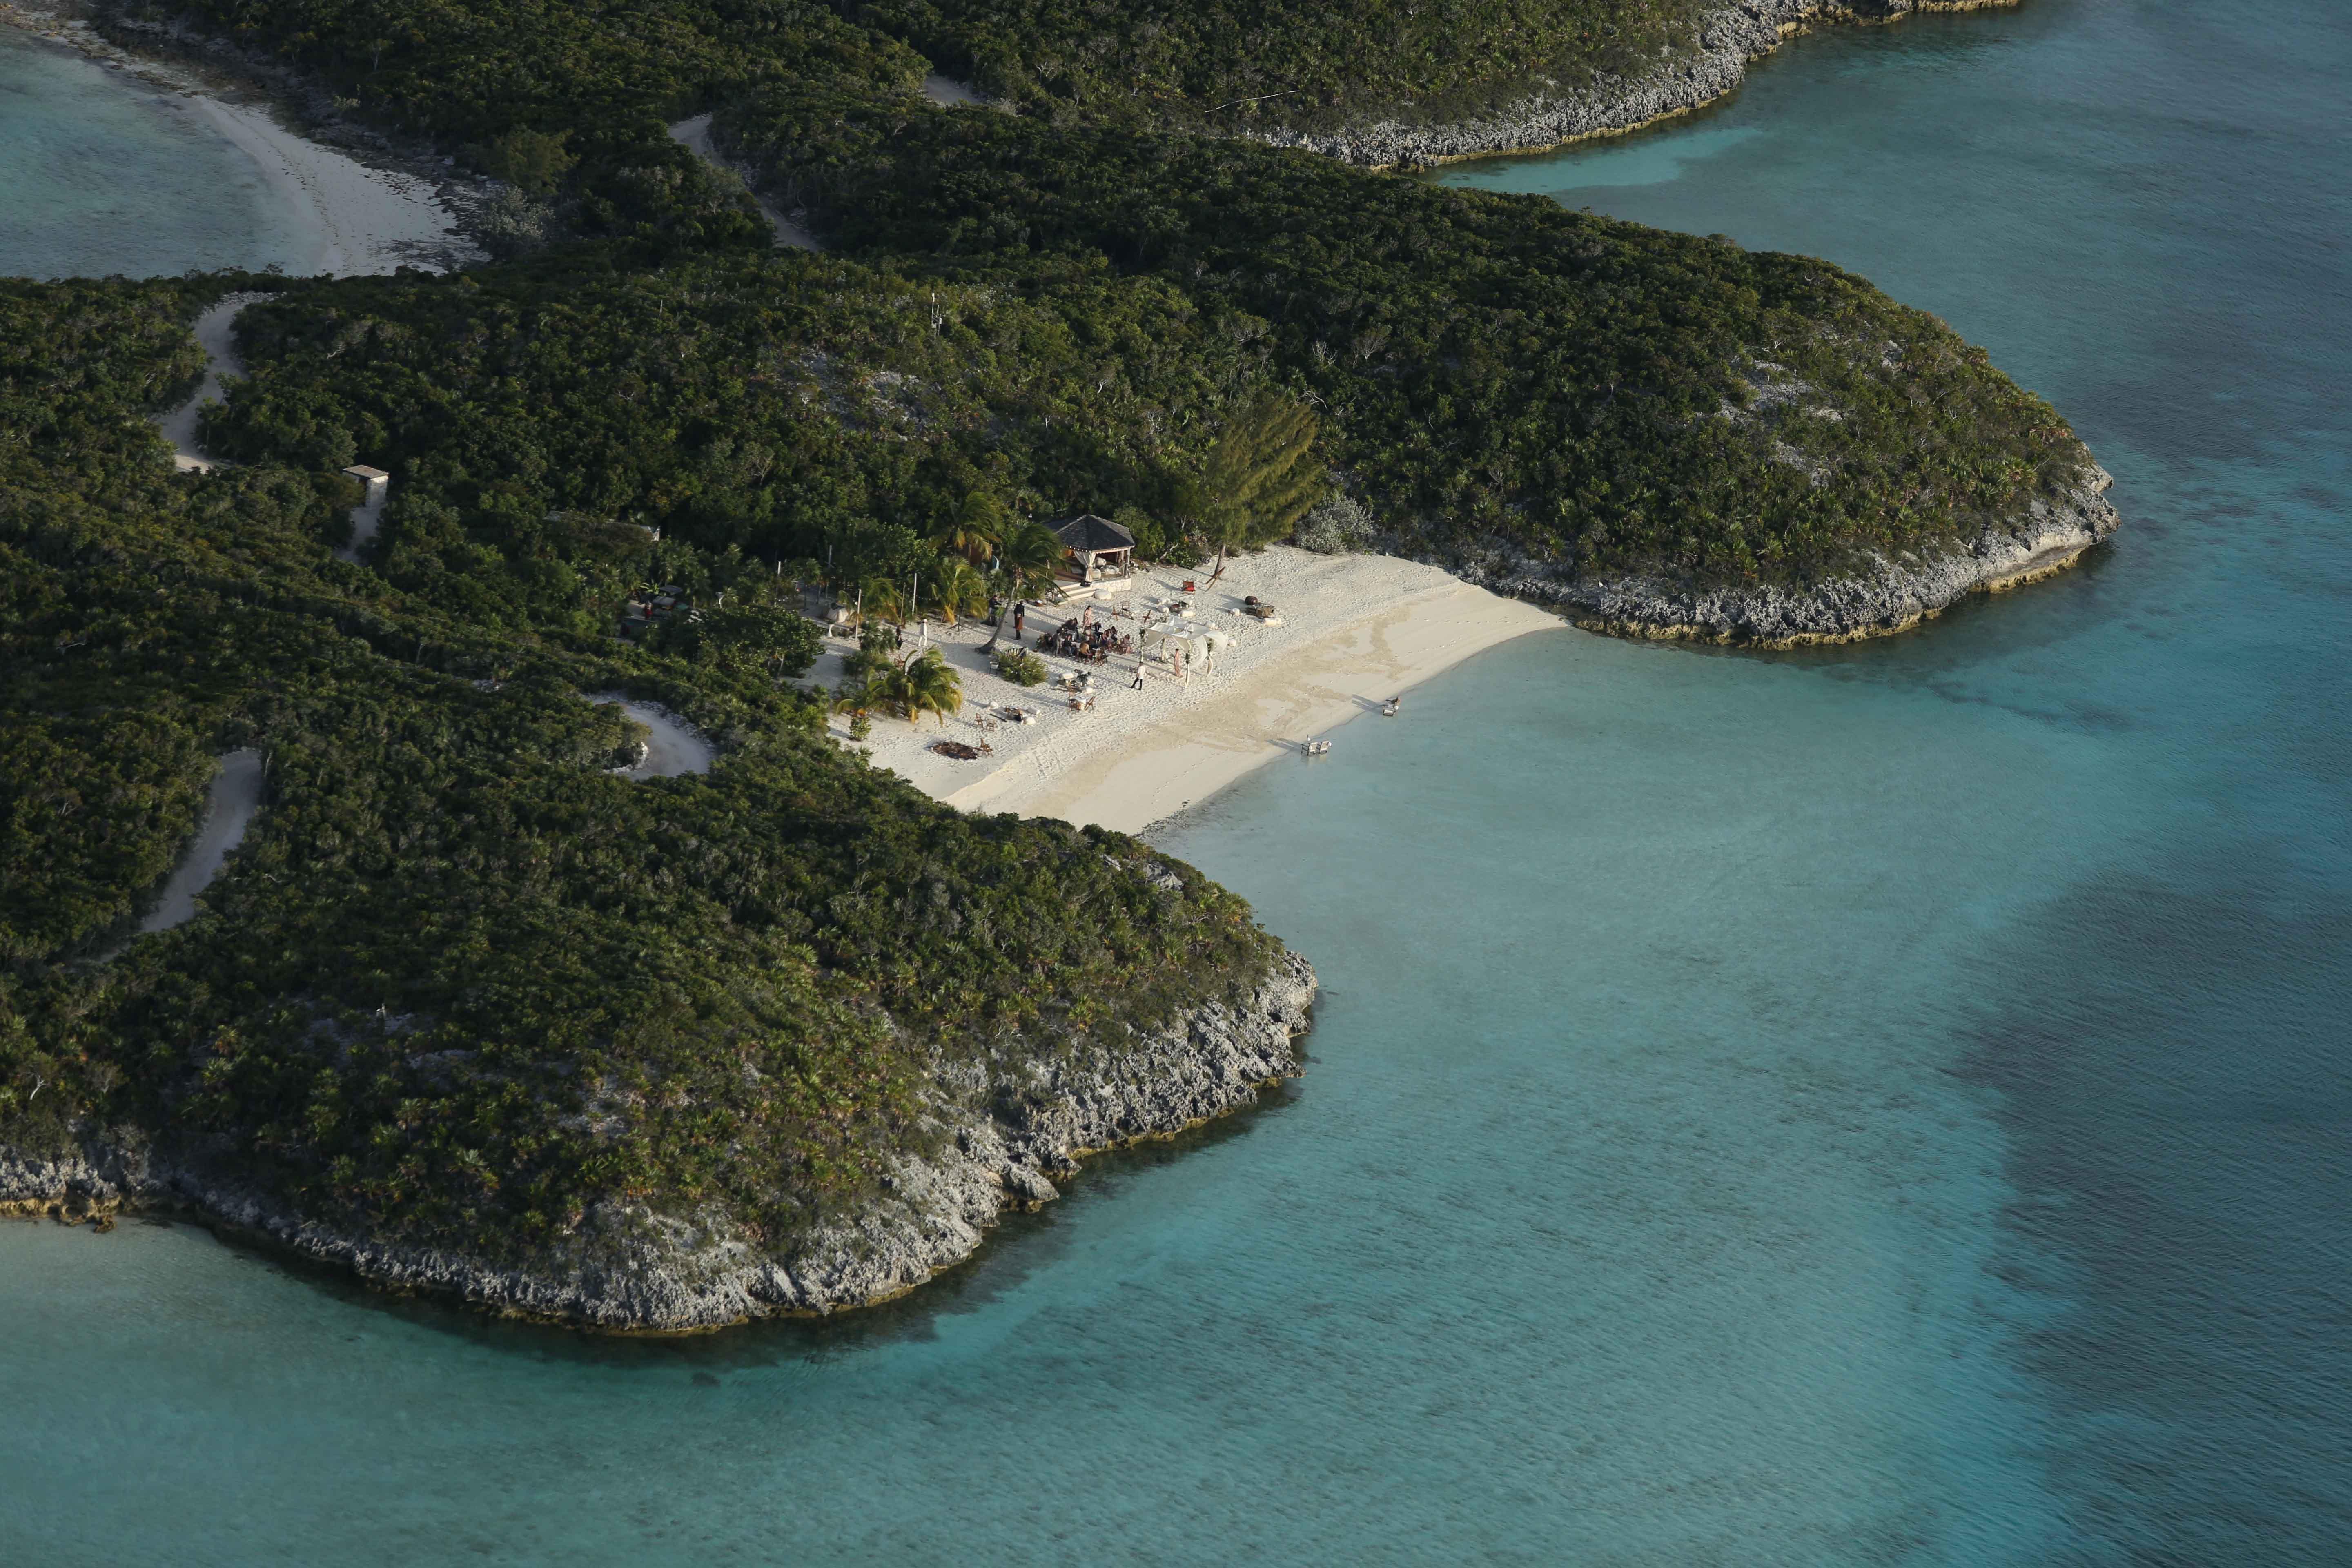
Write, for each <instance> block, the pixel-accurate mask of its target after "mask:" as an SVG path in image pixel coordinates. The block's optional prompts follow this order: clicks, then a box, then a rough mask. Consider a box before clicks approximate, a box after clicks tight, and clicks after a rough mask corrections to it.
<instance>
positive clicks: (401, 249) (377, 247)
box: [194, 93, 478, 278]
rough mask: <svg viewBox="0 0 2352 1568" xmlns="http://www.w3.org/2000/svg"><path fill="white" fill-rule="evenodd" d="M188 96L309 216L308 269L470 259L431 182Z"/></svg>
mask: <svg viewBox="0 0 2352 1568" xmlns="http://www.w3.org/2000/svg"><path fill="white" fill-rule="evenodd" d="M194 103H195V106H196V108H197V110H198V111H199V112H200V113H201V114H202V115H203V116H204V118H205V121H206V122H207V123H209V124H210V125H211V126H212V127H213V128H214V129H215V130H216V131H218V132H220V133H221V134H222V135H223V136H225V137H226V138H227V139H228V140H229V141H230V142H233V143H235V144H236V147H237V148H238V149H239V150H240V151H242V152H243V153H245V154H246V155H247V157H249V158H251V159H252V160H253V162H254V164H255V166H256V167H257V168H258V169H260V171H261V174H262V177H263V178H264V179H266V180H268V182H269V183H270V184H272V185H274V186H276V187H277V188H278V190H279V192H280V193H281V194H283V195H285V196H286V197H287V198H288V199H289V200H290V201H291V202H292V203H293V204H294V205H295V206H296V207H297V208H298V209H299V210H300V211H301V212H302V213H303V214H304V216H306V218H307V219H308V220H309V222H310V226H311V227H312V229H313V231H314V232H315V235H316V244H317V250H316V254H315V257H314V258H313V261H312V265H311V267H310V270H311V271H313V272H323V273H326V274H328V275H330V276H331V277H336V278H350V277H356V276H360V275H363V274H373V273H384V272H390V271H392V270H393V269H394V268H400V267H419V268H425V270H427V271H436V272H437V271H439V270H441V269H442V268H444V267H445V266H448V265H450V264H452V263H453V262H457V263H462V262H463V261H465V260H469V259H478V253H476V252H474V251H473V248H472V247H470V246H467V245H465V244H464V242H462V241H461V240H459V239H458V237H457V219H456V217H455V216H452V215H451V213H450V212H449V210H448V208H447V207H446V206H445V205H443V204H442V201H441V197H440V193H439V192H438V191H437V190H436V188H435V186H434V184H433V182H431V181H429V180H425V179H420V178H418V177H417V176H415V175H414V174H394V173H392V172H390V171H388V170H383V169H372V168H370V167H368V166H367V165H366V164H364V163H360V162H358V161H357V160H356V159H353V158H351V157H348V156H346V155H344V154H343V153H338V152H336V151H334V150H333V149H332V148H330V147H322V146H320V144H319V143H318V142H310V141H306V140H304V139H303V138H302V137H299V136H297V135H296V134H294V132H290V131H289V130H287V129H286V128H285V127H284V126H282V125H279V124H278V122H277V121H274V120H272V119H271V118H270V117H269V115H268V111H267V110H263V109H261V108H259V107H257V106H256V105H252V104H235V103H225V102H223V101H222V100H219V99H217V98H212V97H208V96H205V95H204V94H202V93H198V94H196V95H194Z"/></svg>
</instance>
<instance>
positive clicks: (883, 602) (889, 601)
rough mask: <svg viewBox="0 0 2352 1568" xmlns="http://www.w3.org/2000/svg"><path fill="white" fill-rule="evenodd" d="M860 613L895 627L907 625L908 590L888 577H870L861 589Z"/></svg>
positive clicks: (859, 591)
mask: <svg viewBox="0 0 2352 1568" xmlns="http://www.w3.org/2000/svg"><path fill="white" fill-rule="evenodd" d="M858 593H859V600H858V608H859V612H860V613H861V614H863V615H866V616H872V617H873V618H874V619H876V620H877V621H888V622H890V623H891V624H892V625H894V626H904V625H906V623H907V590H906V589H905V588H904V587H903V586H901V585H900V584H898V583H896V582H894V581H892V580H891V579H890V578H887V577H868V578H867V579H866V582H865V583H864V584H863V585H862V586H861V587H860V588H859V590H858Z"/></svg>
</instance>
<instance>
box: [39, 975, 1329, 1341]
mask: <svg viewBox="0 0 2352 1568" xmlns="http://www.w3.org/2000/svg"><path fill="white" fill-rule="evenodd" d="M1314 998H1315V973H1314V971H1313V970H1312V969H1311V968H1310V967H1308V965H1307V961H1306V960H1305V959H1303V958H1300V957H1299V956H1297V954H1296V953H1289V954H1286V955H1285V956H1284V958H1283V960H1282V961H1281V962H1280V963H1277V964H1276V967H1275V969H1274V970H1273V972H1272V973H1269V974H1268V975H1267V976H1266V977H1265V979H1264V980H1263V981H1262V982H1260V984H1258V986H1257V988H1256V989H1255V991H1254V992H1252V993H1251V994H1248V995H1247V996H1246V997H1244V998H1243V999H1242V1000H1241V1001H1240V1002H1238V1003H1237V1004H1234V1005H1227V1004H1224V1003H1210V1004H1207V1005H1202V1006H1199V1007H1195V1008H1192V1009H1190V1010H1188V1011H1186V1012H1183V1013H1181V1014H1179V1015H1178V1016H1176V1017H1175V1018H1173V1019H1171V1021H1170V1022H1169V1023H1167V1024H1165V1025H1163V1026H1160V1028H1159V1029H1157V1030H1154V1031H1151V1032H1149V1033H1145V1034H1139V1035H1138V1036H1136V1037H1133V1038H1131V1039H1130V1040H1129V1041H1128V1042H1127V1043H1126V1044H1125V1045H1123V1046H1121V1047H1116V1048H1112V1047H1097V1048H1093V1049H1087V1050H1081V1051H1077V1052H1075V1053H1073V1054H1071V1055H1070V1056H1069V1057H1068V1058H1066V1059H1060V1060H1055V1061H1052V1062H1040V1061H1035V1060H1030V1061H1026V1062H1024V1063H1023V1064H1021V1065H1019V1066H1017V1067H1013V1068H1007V1069H1006V1070H1004V1071H1003V1072H1000V1073H990V1072H989V1071H987V1070H985V1069H977V1068H976V1069H972V1070H971V1072H970V1073H969V1074H968V1075H967V1076H965V1077H963V1078H962V1079H961V1080H959V1079H958V1078H957V1077H956V1076H955V1075H952V1074H943V1075H942V1076H941V1077H940V1079H939V1080H938V1082H937V1084H936V1085H935V1089H934V1092H933V1096H932V1101H931V1113H932V1115H933V1117H934V1119H935V1121H934V1125H933V1126H932V1127H931V1129H930V1130H929V1131H931V1132H933V1133H934V1134H935V1135H936V1136H935V1138H934V1139H933V1142H934V1143H935V1144H936V1146H937V1147H938V1149H939V1151H940V1152H937V1153H935V1154H932V1155H930V1156H928V1157H924V1158H915V1157H908V1158H905V1159H902V1160H901V1161H900V1163H899V1164H898V1168H897V1169H896V1170H894V1171H893V1172H892V1173H890V1174H889V1175H888V1177H887V1179H886V1181H885V1182H884V1184H883V1186H884V1191H883V1195H882V1197H881V1198H880V1199H879V1200H878V1201H877V1202H875V1203H873V1204H871V1205H867V1206H866V1210H865V1211H864V1212H863V1213H861V1214H859V1215H857V1216H856V1218H855V1219H853V1220H850V1221H847V1222H845V1223H841V1224H837V1225H835V1226H830V1227H828V1228H825V1229H824V1230H820V1231H818V1232H816V1233H814V1234H813V1235H810V1236H806V1237H801V1238H799V1239H798V1242H797V1244H796V1245H794V1246H793V1247H791V1248H790V1249H789V1250H788V1251H776V1252H772V1251H768V1250H763V1249H762V1248H761V1247H755V1246H754V1245H752V1244H751V1242H750V1241H748V1240H746V1239H745V1238H744V1236H743V1232H742V1229H741V1227H740V1226H739V1225H737V1224H736V1222H735V1221H734V1219H733V1218H732V1216H730V1215H724V1214H717V1213H700V1214H690V1215H673V1214H663V1213H658V1212H656V1211H655V1210H653V1209H651V1208H648V1207H646V1206H645V1205H632V1204H625V1203H620V1202H614V1201H608V1202H605V1203H604V1204H601V1205H598V1206H597V1207H596V1209H595V1210H593V1212H592V1213H591V1214H590V1215H588V1216H587V1218H586V1220H585V1221H584V1222H583V1224H582V1226H580V1228H579V1231H578V1233H577V1234H576V1236H575V1237H572V1238H570V1239H568V1240H567V1241H566V1242H565V1243H564V1244H562V1246H560V1247H551V1248H549V1249H546V1250H545V1251H543V1252H541V1253H540V1254H538V1255H536V1256H533V1257H530V1258H527V1259H525V1260H523V1261H520V1262H491V1261H488V1260H485V1259H482V1258H474V1257H469V1256H467V1255H466V1254H464V1253H462V1252H457V1251H445V1250H439V1249H435V1248H430V1247H413V1246H407V1245H402V1244H396V1243H390V1242H383V1241H379V1240H375V1239H373V1238H370V1237H365V1236H348V1235H344V1234H341V1233H340V1232H338V1231H337V1230H335V1229H333V1228H332V1227H331V1226H323V1225H320V1224H318V1223H316V1222H311V1221H306V1220H302V1219H300V1218H299V1217H297V1216H295V1215H291V1214H289V1213H288V1212H287V1211H286V1210H285V1209H284V1208H283V1207H282V1206H281V1205H278V1204H277V1203H276V1202H275V1201H274V1200H273V1199H271V1198H270V1197H269V1196H268V1194H261V1193H257V1192H252V1191H248V1190H245V1189H242V1188H240V1187H237V1186H236V1185H235V1184H228V1183H225V1182H222V1181H219V1180H216V1179H212V1178H208V1177H207V1176H206V1175H205V1174H204V1173H201V1172H199V1171H196V1170H194V1169H191V1168H187V1167H184V1166H181V1165H178V1164H175V1163H173V1162H172V1161H171V1160H170V1159H168V1158H167V1157H164V1156H163V1155H161V1154H159V1153H157V1152H154V1151H153V1150H152V1148H150V1147H149V1145H148V1144H147V1142H145V1140H144V1139H142V1138H141V1137H140V1136H138V1135H137V1134H136V1133H133V1132H130V1131H121V1132H117V1133H115V1134H112V1135H110V1136H108V1137H105V1138H93V1139H92V1140H90V1141H89V1143H88V1145H87V1146H86V1147H85V1148H84V1149H82V1150H80V1151H79V1152H75V1153H73V1154H70V1155H67V1156H64V1157H60V1158H56V1159H31V1158H26V1157H22V1156H20V1155H18V1154H16V1153H15V1152H11V1151H9V1150H7V1149H5V1148H0V1213H16V1214H32V1215H38V1214H47V1215H54V1216H55V1217H57V1218H58V1219H63V1220H82V1219H94V1220H100V1221H103V1220H104V1219H105V1218H106V1217H107V1216H110V1215H112V1214H114V1213H115V1212H117V1211H119V1210H121V1209H123V1208H125V1207H132V1208H137V1207H155V1208H163V1209H179V1210H191V1211H194V1213H195V1214H196V1215H198V1216H199V1217H201V1218H203V1219H205V1221H207V1222H209V1223H212V1224H215V1225H216V1226H220V1227H221V1228H223V1229H224V1230H226V1231H228V1232H230V1233H232V1234H243V1235H245V1236H248V1237H255V1238H257V1239H260V1240H264V1241H266V1242H268V1243H270V1244H273V1245H276V1246H280V1247H288V1248H289V1249H291V1250H293V1251H295V1252H298V1253H300V1254H302V1255H304V1256H306V1257H309V1258H315V1259H318V1260H320V1261H322V1262H327V1263H332V1264H337V1265H340V1266H342V1267H345V1268H350V1269H352V1271H353V1272H355V1273H357V1274H358V1275H359V1276H360V1277H361V1278H362V1279H366V1280H367V1281H368V1282H369V1283H371V1284H373V1285H375V1286H378V1287H380V1288H383V1289H394V1290H404V1291H418V1292H425V1293H430V1294H434V1295H440V1296H446V1297H453V1298H457V1299H460V1300H465V1301H467V1302H469V1303H471V1304H474V1305H476V1306H478V1307H482V1308H485V1309H487V1310H491V1311H494V1312H498V1313H500V1314H503V1315H509V1316H518V1317H527V1318H537V1319H543V1320H549V1321H560V1322H566V1323H572V1324H577V1325H580V1326H583V1327H588V1328H595V1329H601V1330H606V1331H635V1332H648V1331H650V1332H685V1331H695V1330H702V1329H714V1328H720V1327H724V1326H726V1325H728V1324H731V1323H740V1322H743V1321H749V1320H751V1319H755V1318H764V1317H775V1316H785V1315H793V1316H808V1315H818V1314H824V1313H830V1312H834V1311H837V1310H842V1309H845V1308H851V1307H859V1306H866V1305H869V1304H871V1303H874V1302H877V1301H884V1300H889V1299H890V1298H892V1297H895V1296H899V1295H903V1294H905V1293H906V1292H907V1291H908V1290H911V1289H915V1288H916V1287H917V1286H919V1285H920V1284H922V1283H923V1282H924V1281H926V1280H928V1279H930V1278H931V1277H932V1276H934V1275H936V1274H938V1273H939V1272H940V1270H942V1269H945V1268H951V1267H952V1266H954V1265H955V1264H957V1263H960V1262H961V1261H963V1260H964V1259H965V1258H969V1257H970V1256H971V1254H972V1253H973V1252H974V1251H975V1250H977V1249H978V1247H980V1244H981V1242H982V1239H983V1237H984V1236H985V1234H986V1232H987V1229H988V1227H989V1226H991V1225H992V1224H993V1223H994V1222H995V1220H996V1218H997V1217H998V1215H1001V1214H1002V1213H1003V1211H1004V1210H1005V1209H1007V1208H1008V1207H1019V1208H1034V1207H1035V1206H1036V1205H1039V1204H1041V1203H1045V1202H1047V1201H1049V1200H1050V1199H1052V1198H1054V1197H1055V1196H1056V1195H1057V1194H1056V1191H1055V1185H1054V1183H1055V1179H1057V1178H1061V1177H1065V1176H1066V1175H1068V1174H1069V1173H1073V1172H1075V1171H1076V1169H1077V1168H1078V1161H1079V1159H1080V1158H1081V1157H1082V1156H1084V1155H1086V1154H1087V1153H1089V1152H1095V1151H1097V1150H1101V1149H1107V1148H1111V1147H1114V1146H1116V1145H1118V1144H1121V1143H1129V1142H1138V1141H1139V1140H1143V1139H1148V1138H1155V1137H1164V1136H1167V1135H1169V1134H1171V1133H1175V1132H1180V1131H1184V1130H1185V1129H1186V1128H1189V1127H1192V1126H1195V1125H1197V1124H1199V1123H1200V1122H1202V1121H1208V1120H1210V1119H1211V1118H1213V1117H1218V1116H1223V1115H1224V1114H1226V1113H1227V1112H1229V1111H1233V1110H1239V1109H1241V1108H1243V1107H1244V1106H1247V1105H1250V1104H1253V1103H1255V1100H1257V1097H1258V1094H1259V1092H1260V1091H1261V1090H1263V1089H1265V1088H1267V1087H1269V1086H1270V1085H1272V1084H1273V1083H1275V1082H1276V1081H1277V1080H1279V1079H1286V1078H1291V1077H1295V1076H1297V1073H1298V1072H1299V1070H1300V1068H1301V1067H1302V1065H1303V1060H1304V1058H1303V1054H1302V1052H1301V1050H1300V1048H1299V1045H1298V1040H1299V1037H1301V1036H1302V1035H1304V1034H1305V1032H1306V1030H1307V1011H1308V1008H1309V1006H1310V1005H1312V1003H1313V1001H1314Z"/></svg>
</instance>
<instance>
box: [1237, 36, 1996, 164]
mask: <svg viewBox="0 0 2352 1568" xmlns="http://www.w3.org/2000/svg"><path fill="white" fill-rule="evenodd" d="M2019 3H2020V0H1733V3H1732V4H1730V5H1726V6H1724V7H1723V8H1722V9H1721V10H1719V11H1717V12H1716V13H1715V15H1714V16H1710V17H1709V18H1707V20H1706V23H1705V24H1704V25H1703V26H1702V28H1701V31H1700V36H1699V37H1700V42H1699V48H1698V51H1697V52H1696V54H1693V55H1689V56H1686V57H1684V58H1679V59H1676V60H1675V62H1674V63H1673V64H1671V65H1669V66H1666V67H1664V68H1662V69H1660V70H1658V71H1656V72H1654V73H1653V74H1652V75H1649V76H1645V77H1643V78H1640V79H1636V80H1632V81H1628V80H1625V79H1622V78H1620V79H1610V80H1604V81H1602V82H1599V83H1596V84H1594V86H1593V87H1591V88H1590V89H1583V90H1576V89H1549V90H1543V91H1538V92H1535V93H1532V94H1530V95H1528V97H1527V98H1524V99H1522V100H1519V101H1518V102H1517V103H1516V104H1513V105H1511V106H1510V107H1509V108H1507V109H1505V110H1501V111H1500V112H1498V113H1495V114H1491V115H1483V116H1479V117H1477V118H1475V119H1471V120H1465V121H1459V122H1457V123H1454V124H1446V125H1417V124H1412V123H1408V122H1406V121H1398V120H1381V121H1371V122H1370V123H1367V124H1363V125H1351V126H1347V127H1344V128H1342V129H1340V130H1337V131H1312V132H1302V131H1289V130H1276V131H1262V132H1249V133H1248V134H1249V136H1250V137H1251V139H1252V140H1254V141H1258V142H1265V143H1267V144H1268V145H1270V146H1276V147H1298V148H1304V149H1306V150H1307V151H1308V152H1312V153H1323V154H1325V155H1327V156H1328V157H1333V158H1338V159H1340V160H1341V161H1343V162H1346V163H1357V164H1361V165H1363V166H1364V167H1367V168H1373V169H1393V168H1426V167H1431V166H1433V165H1436V164H1440V163H1459V162H1461V161H1463V160H1465V159H1469V158H1491V157H1496V156H1499V155H1502V154H1507V153H1543V152H1549V151H1550V150H1551V149H1552V148H1555V147H1559V146H1564V145H1566V144H1567V143H1569V142H1578V141H1582V140H1583V139H1585V138H1587V137H1591V136H1611V135H1616V134H1620V133H1622V132H1627V131H1634V130H1638V129H1640V128H1641V127H1643V126H1644V125H1648V124H1651V123H1653V122H1654V121H1660V120H1666V119H1671V118H1672V117H1674V116H1675V115H1678V114H1687V113H1689V112H1690V111H1691V110H1694V109H1698V108H1702V107H1704V106H1705V105H1706V104H1709V103H1712V102H1714V101H1715V100H1717V99H1718V98H1721V97H1723V96H1724V95H1725V94H1726V93H1728V92H1730V91H1731V90H1732V89H1735V88H1737V87H1738V85H1739V80H1740V78H1741V77H1743V76H1744V75H1746V74H1747V70H1748V62H1749V61H1750V60H1753V59H1756V58H1759V57H1760V56H1763V55H1767V54H1769V53H1771V52H1772V51H1773V50H1774V49H1776V48H1778V47H1780V44H1781V43H1782V41H1783V40H1785V39H1787V38H1790V37H1793V36H1794V35H1796V34H1798V33H1801V32H1802V31H1804V30H1805V29H1806V28H1807V27H1809V26H1812V25H1813V24H1814V23H1816V22H1859V23H1881V22H1894V21H1899V20H1901V19H1902V18H1903V17H1905V16H1913V15H1916V14H1919V13H1925V12H1938V11H1980V10H1990V9H1993V8H1995V7H2001V6H2009V5H2017V4H2019Z"/></svg>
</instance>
